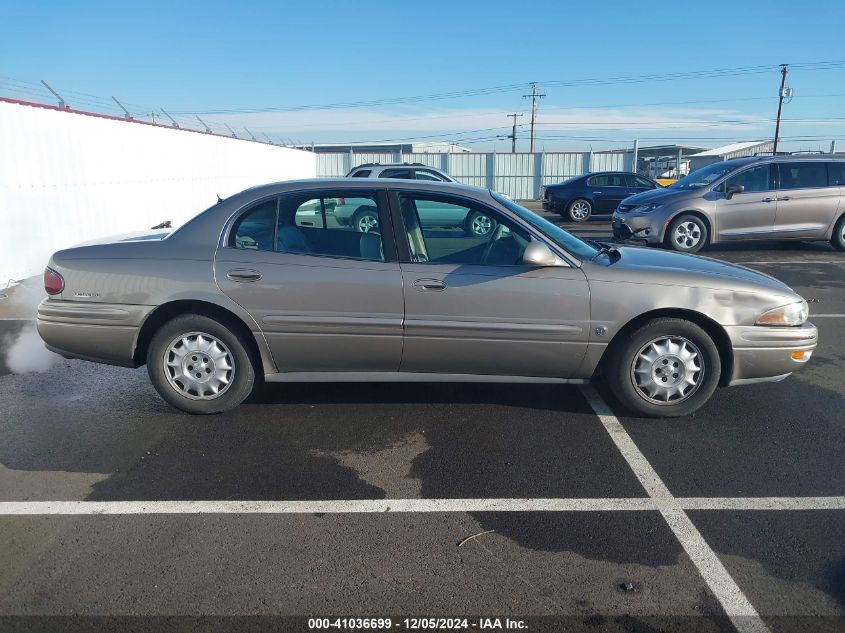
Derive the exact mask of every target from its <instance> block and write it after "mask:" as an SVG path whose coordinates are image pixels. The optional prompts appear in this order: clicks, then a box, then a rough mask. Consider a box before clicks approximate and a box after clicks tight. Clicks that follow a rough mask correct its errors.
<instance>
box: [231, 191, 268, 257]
mask: <svg viewBox="0 0 845 633" xmlns="http://www.w3.org/2000/svg"><path fill="white" fill-rule="evenodd" d="M276 202H277V201H276V198H273V199H272V200H267V201H265V202H262V203H259V204H258V205H257V206H255V207H253V208H252V209H250V210H249V211H247V212H246V213H244V214H243V215H242V216H241V217H240V218H238V221H237V222H236V223H235V225H234V226H233V227H232V231H231V232H230V233H229V246H231V247H232V248H239V249H243V250H250V251H272V250H273V235H274V232H275V229H276Z"/></svg>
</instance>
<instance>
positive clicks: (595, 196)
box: [540, 171, 660, 222]
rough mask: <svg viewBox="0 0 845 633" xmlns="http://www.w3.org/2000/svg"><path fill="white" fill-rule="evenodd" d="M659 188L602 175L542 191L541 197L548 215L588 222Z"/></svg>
mask: <svg viewBox="0 0 845 633" xmlns="http://www.w3.org/2000/svg"><path fill="white" fill-rule="evenodd" d="M659 188H660V186H659V185H658V184H657V183H656V182H654V181H653V180H652V179H651V178H646V177H645V176H640V175H639V174H632V173H628V172H624V171H601V172H596V173H593V174H585V175H583V176H576V177H575V178H570V179H569V180H566V181H564V182H562V183H560V184H559V185H548V186H546V187H543V188H542V189H541V191H540V197H541V198H542V201H543V209H545V210H546V211H558V212H559V213H560V214H561V215H562V216H563V217H564V218H566V219H568V220H571V221H572V222H586V221H587V220H589V219H590V217H591V216H593V215H610V214H611V213H613V212H614V210H615V209H616V207H617V205H618V204H619V203H620V202H622V200H623V199H624V198H627V197H628V196H631V195H634V194H635V193H640V192H642V191H651V190H652V189H659Z"/></svg>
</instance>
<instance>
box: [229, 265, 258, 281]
mask: <svg viewBox="0 0 845 633" xmlns="http://www.w3.org/2000/svg"><path fill="white" fill-rule="evenodd" d="M226 276H227V277H228V278H229V279H230V280H232V281H258V280H259V279H261V273H260V272H258V271H257V270H252V269H251V268H233V269H232V270H230V271H229V272H227V273H226Z"/></svg>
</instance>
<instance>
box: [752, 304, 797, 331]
mask: <svg viewBox="0 0 845 633" xmlns="http://www.w3.org/2000/svg"><path fill="white" fill-rule="evenodd" d="M808 316H810V307H809V306H808V305H807V302H806V301H798V302H796V303H790V304H788V305H785V306H781V307H779V308H775V309H774V310H769V311H768V312H764V313H763V314H761V315H760V317H759V318H758V319H757V323H756V325H801V324H803V323H804V321H806V320H807V317H808Z"/></svg>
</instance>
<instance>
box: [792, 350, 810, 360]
mask: <svg viewBox="0 0 845 633" xmlns="http://www.w3.org/2000/svg"><path fill="white" fill-rule="evenodd" d="M806 355H807V352H803V351H801V352H792V360H803V359H804V357H805V356H806Z"/></svg>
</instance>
